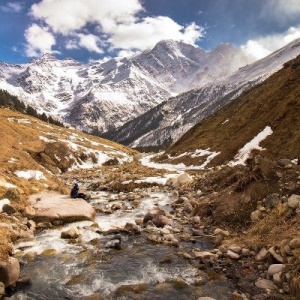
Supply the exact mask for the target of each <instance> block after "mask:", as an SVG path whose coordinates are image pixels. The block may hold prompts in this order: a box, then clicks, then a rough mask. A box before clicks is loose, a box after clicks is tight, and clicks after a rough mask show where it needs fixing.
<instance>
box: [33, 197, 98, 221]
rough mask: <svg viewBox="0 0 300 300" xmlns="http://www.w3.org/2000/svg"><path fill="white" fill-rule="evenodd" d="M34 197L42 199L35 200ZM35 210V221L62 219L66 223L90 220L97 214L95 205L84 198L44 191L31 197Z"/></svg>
mask: <svg viewBox="0 0 300 300" xmlns="http://www.w3.org/2000/svg"><path fill="white" fill-rule="evenodd" d="M34 198H38V199H40V200H39V201H37V202H34V200H33V199H34ZM30 199H31V201H32V202H33V204H32V207H33V208H34V210H35V215H34V216H33V220H34V221H35V222H37V223H38V222H43V223H46V222H49V223H51V222H52V221H54V220H62V221H63V222H64V223H68V222H75V221H83V220H89V221H92V220H93V219H94V216H95V211H94V209H93V207H92V206H91V205H90V204H89V203H87V202H86V201H85V200H83V199H71V198H69V197H68V196H65V195H60V194H57V193H54V192H42V193H40V194H36V195H33V196H31V197H30Z"/></svg>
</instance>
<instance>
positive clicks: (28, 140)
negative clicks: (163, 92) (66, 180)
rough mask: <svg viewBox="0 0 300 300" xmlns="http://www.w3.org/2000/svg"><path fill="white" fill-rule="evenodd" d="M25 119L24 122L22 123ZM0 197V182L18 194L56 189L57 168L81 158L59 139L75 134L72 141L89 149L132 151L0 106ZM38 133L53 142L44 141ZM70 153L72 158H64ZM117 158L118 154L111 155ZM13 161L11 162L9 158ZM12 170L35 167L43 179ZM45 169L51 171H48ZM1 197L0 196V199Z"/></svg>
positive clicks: (1, 189)
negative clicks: (16, 190)
mask: <svg viewBox="0 0 300 300" xmlns="http://www.w3.org/2000/svg"><path fill="white" fill-rule="evenodd" d="M24 120H25V122H24ZM0 132H1V142H0V143H1V151H0V183H1V182H2V184H0V197H1V196H2V195H4V193H5V191H6V190H7V188H6V187H5V186H4V184H3V182H4V183H5V182H6V183H9V184H13V185H16V186H17V187H18V189H19V191H20V192H21V194H25V195H26V194H27V195H28V194H30V193H32V192H36V191H38V190H41V189H45V188H46V187H47V186H52V187H54V188H55V187H57V188H59V186H60V183H59V182H58V181H57V179H56V178H55V177H56V176H55V175H57V174H59V172H58V168H59V169H60V170H63V171H64V170H65V169H67V168H68V167H69V166H70V165H71V164H72V159H73V160H74V159H77V160H78V159H84V154H83V153H82V152H81V151H82V150H78V151H76V150H72V149H70V147H67V143H66V142H64V141H62V140H65V141H67V140H71V139H72V136H75V137H76V139H77V140H76V144H78V145H82V146H84V147H87V148H89V149H94V150H99V151H106V150H107V149H108V150H109V149H111V148H107V147H112V148H114V149H116V150H117V151H121V152H125V153H127V154H129V155H133V154H135V153H136V152H135V151H133V150H131V149H129V148H127V147H125V146H123V145H119V144H117V143H113V142H110V141H108V140H104V139H101V138H98V137H94V136H90V135H87V134H84V133H82V132H79V131H76V130H73V129H69V128H62V127H58V126H55V125H51V124H48V123H44V122H42V121H40V120H38V119H36V118H33V117H30V116H28V115H23V114H21V113H18V112H14V111H11V110H8V109H0ZM40 136H43V137H46V138H47V139H49V140H52V141H55V142H45V141H44V140H41V139H40ZM69 156H72V157H73V158H72V159H68V158H69ZM115 156H116V157H118V154H117V153H116V154H115ZM11 158H13V159H14V161H13V162H11V161H10V159H11ZM16 170H24V171H26V170H39V171H42V172H43V173H44V175H45V176H46V178H47V179H46V180H39V181H38V180H34V179H30V180H27V179H22V178H19V177H17V176H16V175H15V173H14V172H15V171H16ZM47 171H51V172H52V173H49V172H47ZM0 199H1V198H0Z"/></svg>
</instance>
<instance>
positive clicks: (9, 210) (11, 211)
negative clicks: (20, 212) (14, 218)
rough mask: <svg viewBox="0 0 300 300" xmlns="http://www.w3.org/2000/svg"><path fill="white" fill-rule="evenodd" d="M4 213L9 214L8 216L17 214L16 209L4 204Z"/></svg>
mask: <svg viewBox="0 0 300 300" xmlns="http://www.w3.org/2000/svg"><path fill="white" fill-rule="evenodd" d="M2 212H4V213H7V214H8V215H12V214H14V213H15V212H16V210H15V208H14V207H13V206H11V205H10V204H4V205H3V206H2Z"/></svg>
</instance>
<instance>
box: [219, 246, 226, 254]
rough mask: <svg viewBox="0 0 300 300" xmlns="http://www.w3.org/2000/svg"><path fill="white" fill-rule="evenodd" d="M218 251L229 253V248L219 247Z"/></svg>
mask: <svg viewBox="0 0 300 300" xmlns="http://www.w3.org/2000/svg"><path fill="white" fill-rule="evenodd" d="M218 250H219V251H221V252H222V253H226V252H227V248H226V247H225V246H222V245H221V246H219V247H218Z"/></svg>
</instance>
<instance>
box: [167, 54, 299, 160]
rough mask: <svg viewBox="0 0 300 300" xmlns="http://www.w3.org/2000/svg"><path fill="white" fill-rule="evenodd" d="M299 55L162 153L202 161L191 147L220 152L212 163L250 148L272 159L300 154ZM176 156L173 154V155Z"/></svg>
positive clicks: (243, 156) (239, 156) (245, 154)
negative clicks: (195, 155) (194, 155)
mask: <svg viewBox="0 0 300 300" xmlns="http://www.w3.org/2000/svg"><path fill="white" fill-rule="evenodd" d="M299 75H300V56H298V57H297V58H295V59H294V60H291V61H289V62H288V63H286V64H285V65H284V67H283V68H282V69H281V70H280V71H278V72H276V73H275V74H274V75H272V76H271V77H270V78H268V79H267V80H265V81H264V82H263V83H261V84H260V85H259V86H257V87H255V88H252V89H251V90H249V91H248V92H246V93H244V94H243V95H241V96H240V97H238V98H237V99H235V100H234V101H232V102H231V103H230V104H228V105H226V106H224V107H223V108H222V109H220V110H219V111H218V112H216V113H215V114H213V115H211V116H210V117H208V118H206V119H204V120H203V121H202V122H200V123H199V124H197V125H196V126H195V127H193V128H192V129H191V130H189V131H188V132H187V133H186V134H185V135H183V136H182V137H181V138H180V139H179V140H178V141H177V142H176V143H174V144H173V145H172V146H171V147H170V148H169V149H168V151H167V152H166V154H165V155H164V158H165V159H168V157H167V155H171V156H172V157H176V156H178V155H180V154H184V153H186V154H184V155H182V156H181V157H180V158H178V159H177V160H175V161H176V162H179V161H180V162H185V163H187V164H199V163H201V161H202V160H203V157H197V158H195V157H194V158H192V157H191V156H190V155H189V154H188V153H187V152H189V153H194V152H195V151H196V150H197V149H198V150H199V149H209V150H210V151H214V152H217V153H219V154H218V155H217V156H215V157H214V158H213V159H212V161H211V162H210V164H209V166H216V165H225V164H229V165H234V164H237V163H244V162H245V160H246V159H247V157H249V153H250V151H251V149H256V150H255V151H259V153H261V155H262V156H265V157H268V158H271V159H281V158H288V159H291V160H295V161H296V162H297V159H298V161H299V158H300V116H299V110H300V77H299ZM173 161H174V160H173Z"/></svg>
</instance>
